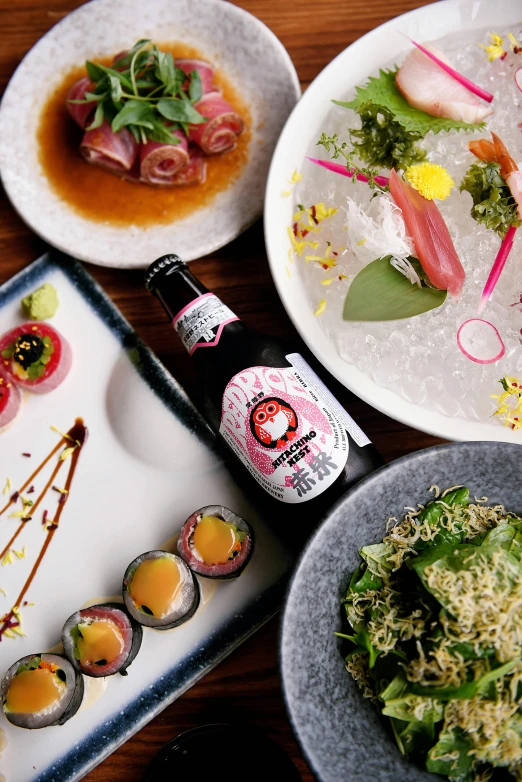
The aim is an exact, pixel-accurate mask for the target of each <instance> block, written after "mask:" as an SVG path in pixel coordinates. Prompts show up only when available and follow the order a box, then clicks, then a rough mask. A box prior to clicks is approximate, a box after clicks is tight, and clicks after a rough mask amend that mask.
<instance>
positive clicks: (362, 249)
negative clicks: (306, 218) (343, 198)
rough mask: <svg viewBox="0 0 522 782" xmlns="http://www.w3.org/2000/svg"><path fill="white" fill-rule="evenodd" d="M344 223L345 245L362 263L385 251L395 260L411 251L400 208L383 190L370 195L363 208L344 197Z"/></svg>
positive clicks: (404, 257) (409, 253)
mask: <svg viewBox="0 0 522 782" xmlns="http://www.w3.org/2000/svg"><path fill="white" fill-rule="evenodd" d="M346 225H347V229H348V236H347V240H348V246H349V248H350V249H351V250H352V252H353V253H354V255H355V256H356V258H357V259H358V260H359V261H361V262H362V263H364V264H367V263H370V262H371V261H374V260H375V259H376V258H382V257H384V256H385V255H393V256H394V258H396V259H398V260H400V259H406V258H407V257H408V255H412V252H413V248H412V243H411V240H410V239H409V237H408V236H407V234H406V227H405V225H404V220H403V218H402V213H401V210H400V209H399V207H398V206H397V205H396V204H395V203H394V202H393V201H392V199H391V196H390V195H388V194H387V193H385V194H383V195H379V196H376V197H375V198H373V199H372V200H371V202H370V204H369V206H368V207H367V209H366V210H365V209H363V208H362V207H361V206H359V205H358V204H357V203H356V202H355V201H354V200H353V199H352V198H349V197H348V198H347V209H346ZM399 271H400V270H399Z"/></svg>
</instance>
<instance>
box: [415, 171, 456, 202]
mask: <svg viewBox="0 0 522 782" xmlns="http://www.w3.org/2000/svg"><path fill="white" fill-rule="evenodd" d="M405 177H406V179H407V180H408V182H409V183H410V184H411V185H412V187H414V188H415V190H417V191H418V192H419V193H420V194H421V195H422V196H424V198H427V199H428V201H432V200H433V199H434V198H438V199H440V200H441V201H443V200H444V199H445V198H447V197H448V196H449V194H450V192H451V188H452V187H454V185H455V182H454V181H453V179H452V178H451V176H450V175H449V173H448V172H447V170H446V169H445V168H444V166H439V165H438V164H437V163H427V162H426V163H418V164H417V165H414V166H409V167H408V168H407V169H406V172H405Z"/></svg>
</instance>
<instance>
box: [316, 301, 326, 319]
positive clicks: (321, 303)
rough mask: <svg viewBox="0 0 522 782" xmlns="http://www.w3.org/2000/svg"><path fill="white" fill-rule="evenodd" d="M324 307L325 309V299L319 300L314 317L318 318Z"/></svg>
mask: <svg viewBox="0 0 522 782" xmlns="http://www.w3.org/2000/svg"><path fill="white" fill-rule="evenodd" d="M325 309H326V299H321V301H320V302H319V306H318V307H317V309H316V311H315V312H314V315H315V317H316V318H318V317H319V315H322V314H323V312H324V311H325Z"/></svg>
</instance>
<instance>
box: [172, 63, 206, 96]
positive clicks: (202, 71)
mask: <svg viewBox="0 0 522 782" xmlns="http://www.w3.org/2000/svg"><path fill="white" fill-rule="evenodd" d="M175 63H176V65H177V66H178V68H181V70H182V71H185V73H186V74H187V76H188V75H189V74H190V73H192V71H197V72H198V73H199V76H200V79H201V86H202V87H203V95H206V94H207V93H208V92H216V87H215V85H214V66H213V65H212V64H211V63H209V62H207V61H206V60H198V59H196V58H195V57H191V58H188V57H187V58H182V59H181V60H175ZM187 83H188V82H187ZM183 86H184V88H185V86H186V85H183Z"/></svg>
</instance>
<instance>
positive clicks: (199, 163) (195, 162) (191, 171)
mask: <svg viewBox="0 0 522 782" xmlns="http://www.w3.org/2000/svg"><path fill="white" fill-rule="evenodd" d="M188 154H189V159H188V163H187V164H186V166H183V168H182V169H181V171H178V173H177V174H176V176H175V177H173V179H172V182H171V184H173V185H202V184H203V183H204V182H205V180H206V178H207V161H206V159H205V157H204V155H203V153H202V152H201V150H199V149H198V148H197V147H189V151H188Z"/></svg>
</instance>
